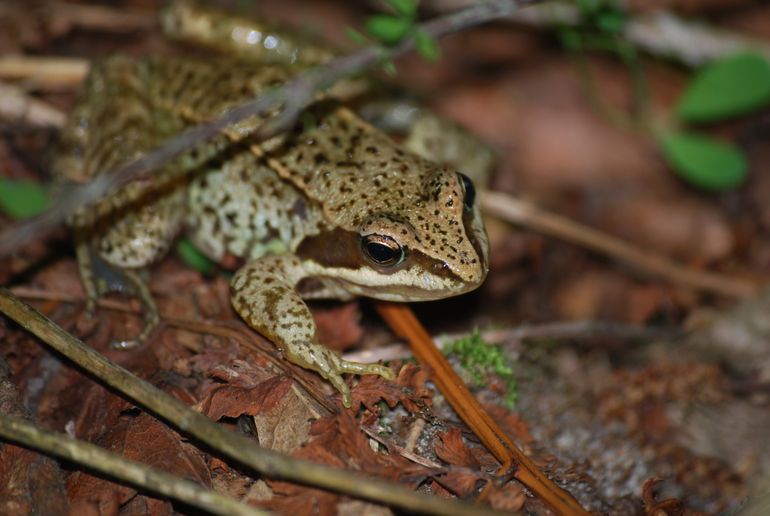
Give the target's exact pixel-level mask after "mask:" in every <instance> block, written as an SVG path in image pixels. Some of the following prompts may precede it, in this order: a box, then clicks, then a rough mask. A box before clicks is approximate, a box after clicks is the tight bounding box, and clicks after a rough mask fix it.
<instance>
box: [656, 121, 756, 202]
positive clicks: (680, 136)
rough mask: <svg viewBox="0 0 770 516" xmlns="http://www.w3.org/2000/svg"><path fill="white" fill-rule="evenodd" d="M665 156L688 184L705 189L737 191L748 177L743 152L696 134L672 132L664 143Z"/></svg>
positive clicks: (662, 143) (662, 144)
mask: <svg viewBox="0 0 770 516" xmlns="http://www.w3.org/2000/svg"><path fill="white" fill-rule="evenodd" d="M661 146H662V150H663V154H664V155H665V157H666V159H667V160H668V162H669V164H670V165H671V166H672V167H673V168H674V171H675V172H676V173H677V174H678V175H679V176H680V177H681V178H682V179H684V180H685V181H687V182H689V183H691V184H693V185H695V186H697V187H699V188H703V189H705V190H711V191H722V190H729V189H731V188H735V187H737V186H739V185H740V184H741V183H743V181H744V179H745V178H746V172H747V168H748V167H747V164H746V158H745V156H744V155H743V153H742V152H741V151H740V150H739V149H737V148H735V147H734V146H733V145H730V144H728V143H725V142H721V141H718V140H714V139H712V138H709V137H707V136H701V135H699V134H693V133H670V134H667V135H665V136H664V137H663V138H662V140H661Z"/></svg>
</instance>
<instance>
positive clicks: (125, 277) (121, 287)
mask: <svg viewBox="0 0 770 516" xmlns="http://www.w3.org/2000/svg"><path fill="white" fill-rule="evenodd" d="M77 257H78V267H79V269H80V277H81V279H82V281H83V286H84V288H85V291H86V305H85V311H84V315H85V317H86V318H88V319H93V318H95V316H96V304H97V301H98V300H99V298H101V297H102V296H104V295H105V294H107V293H108V292H120V293H125V294H128V295H131V296H135V297H138V298H139V301H140V302H141V303H142V312H143V313H144V324H143V326H142V329H141V330H140V331H139V333H138V334H137V336H136V337H134V338H132V339H126V340H117V341H113V342H111V343H110V346H111V347H112V348H114V349H131V348H134V347H137V346H139V345H141V344H143V343H144V342H145V341H146V340H147V339H148V338H149V337H150V336H151V335H152V332H153V331H154V330H155V329H156V328H157V326H158V324H159V323H160V314H159V313H158V307H157V306H156V305H155V301H154V300H153V298H152V294H151V293H150V289H149V288H148V287H147V282H146V280H145V278H143V277H142V275H141V273H140V271H138V270H134V269H123V268H119V267H116V266H113V265H110V264H109V263H107V262H105V261H104V260H103V259H102V258H101V257H100V256H99V254H98V253H97V252H95V251H94V250H93V249H92V248H91V247H90V246H89V245H88V244H85V243H80V244H78V245H77Z"/></svg>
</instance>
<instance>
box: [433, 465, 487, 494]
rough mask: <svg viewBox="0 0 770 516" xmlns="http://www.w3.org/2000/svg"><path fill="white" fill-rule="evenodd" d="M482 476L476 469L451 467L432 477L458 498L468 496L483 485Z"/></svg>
mask: <svg viewBox="0 0 770 516" xmlns="http://www.w3.org/2000/svg"><path fill="white" fill-rule="evenodd" d="M483 476H484V475H483V474H482V473H481V472H478V471H471V470H467V469H451V470H450V471H448V472H447V473H446V474H445V475H437V476H434V477H433V479H434V480H435V481H436V482H438V483H439V484H441V485H442V486H444V487H445V488H446V489H448V490H449V491H451V492H452V493H454V494H455V495H457V496H459V497H460V498H468V497H469V496H470V495H472V494H474V493H477V492H478V490H479V489H480V487H481V486H482V485H483V482H482V480H483Z"/></svg>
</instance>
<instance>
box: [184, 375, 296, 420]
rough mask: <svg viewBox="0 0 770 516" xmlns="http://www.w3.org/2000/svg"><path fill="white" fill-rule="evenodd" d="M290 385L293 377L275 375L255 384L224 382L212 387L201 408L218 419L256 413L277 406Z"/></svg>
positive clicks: (202, 401)
mask: <svg viewBox="0 0 770 516" xmlns="http://www.w3.org/2000/svg"><path fill="white" fill-rule="evenodd" d="M291 384H292V380H291V379H290V378H287V377H285V376H273V377H272V378H271V379H269V380H265V381H264V382H262V383H260V384H259V385H257V386H255V387H241V386H237V385H229V384H228V385H222V386H219V387H218V388H216V387H215V388H213V389H211V390H210V391H209V392H208V395H207V397H206V398H204V399H203V400H201V401H200V402H199V404H198V407H199V408H200V410H201V412H202V413H204V414H206V415H207V416H209V417H210V418H211V419H213V420H215V421H218V420H219V419H221V418H222V417H232V418H237V417H239V416H242V415H244V414H247V415H249V416H253V415H255V414H259V413H261V412H264V411H266V410H270V409H272V408H273V407H275V406H276V405H277V404H278V403H279V402H280V401H281V399H282V398H283V397H284V396H285V395H286V393H287V392H289V390H290V389H291Z"/></svg>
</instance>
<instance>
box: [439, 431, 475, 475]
mask: <svg viewBox="0 0 770 516" xmlns="http://www.w3.org/2000/svg"><path fill="white" fill-rule="evenodd" d="M438 437H439V439H440V441H441V442H440V443H438V444H436V446H435V447H434V449H435V451H436V455H437V456H438V457H439V458H440V459H441V460H443V461H444V462H446V463H448V464H452V465H455V466H463V467H466V468H472V469H477V468H478V467H479V461H478V460H477V459H476V457H475V456H474V455H473V452H472V451H471V449H470V448H469V447H468V445H467V444H465V441H463V435H462V431H461V430H460V429H459V428H450V429H449V430H447V431H446V432H440V433H439V434H438Z"/></svg>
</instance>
